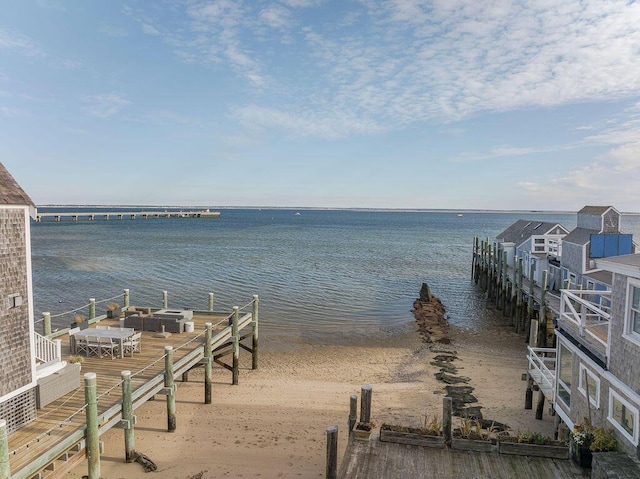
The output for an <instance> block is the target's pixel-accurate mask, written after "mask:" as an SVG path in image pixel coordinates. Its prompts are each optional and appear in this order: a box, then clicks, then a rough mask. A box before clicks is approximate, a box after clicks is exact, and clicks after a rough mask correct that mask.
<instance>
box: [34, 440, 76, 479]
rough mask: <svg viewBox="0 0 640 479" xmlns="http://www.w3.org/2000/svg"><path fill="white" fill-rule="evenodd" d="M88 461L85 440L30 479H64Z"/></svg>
mask: <svg viewBox="0 0 640 479" xmlns="http://www.w3.org/2000/svg"><path fill="white" fill-rule="evenodd" d="M85 459H86V449H85V441H84V439H83V440H82V441H80V442H78V443H77V444H74V445H73V446H72V447H71V448H69V449H68V450H67V451H65V452H64V453H62V454H61V455H60V456H58V457H57V458H56V459H55V460H54V461H52V462H51V463H49V464H48V465H47V466H46V467H45V468H44V469H42V470H41V471H39V472H38V473H36V474H34V475H33V476H31V477H30V478H29V479H63V478H65V477H67V475H68V474H69V473H70V472H71V471H72V470H73V469H74V468H75V467H76V466H78V465H79V464H82V461H84V460H85Z"/></svg>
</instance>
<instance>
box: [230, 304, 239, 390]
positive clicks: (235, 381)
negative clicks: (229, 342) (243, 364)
mask: <svg viewBox="0 0 640 479" xmlns="http://www.w3.org/2000/svg"><path fill="white" fill-rule="evenodd" d="M239 311H240V308H239V307H238V306H234V307H233V318H232V320H231V336H232V337H233V368H232V381H231V383H232V384H233V385H234V386H236V385H237V384H238V374H239V372H240V337H239V333H238V314H239Z"/></svg>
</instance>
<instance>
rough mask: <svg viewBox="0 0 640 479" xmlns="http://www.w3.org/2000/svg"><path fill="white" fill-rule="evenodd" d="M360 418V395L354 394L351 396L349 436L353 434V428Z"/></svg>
mask: <svg viewBox="0 0 640 479" xmlns="http://www.w3.org/2000/svg"><path fill="white" fill-rule="evenodd" d="M357 420H358V396H356V395H355V394H352V395H351V397H350V398H349V437H351V436H352V435H353V428H354V427H355V425H356V421H357Z"/></svg>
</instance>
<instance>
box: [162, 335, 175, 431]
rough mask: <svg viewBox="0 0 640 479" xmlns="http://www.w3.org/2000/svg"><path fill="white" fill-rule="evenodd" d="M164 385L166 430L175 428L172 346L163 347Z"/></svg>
mask: <svg viewBox="0 0 640 479" xmlns="http://www.w3.org/2000/svg"><path fill="white" fill-rule="evenodd" d="M164 387H165V390H166V393H167V431H169V432H174V431H175V430H176V395H175V384H174V382H173V346H165V347H164Z"/></svg>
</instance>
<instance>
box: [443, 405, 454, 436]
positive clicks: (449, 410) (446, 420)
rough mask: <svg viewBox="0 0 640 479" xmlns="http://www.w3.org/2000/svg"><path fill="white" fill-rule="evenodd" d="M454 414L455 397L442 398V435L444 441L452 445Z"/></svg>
mask: <svg viewBox="0 0 640 479" xmlns="http://www.w3.org/2000/svg"><path fill="white" fill-rule="evenodd" d="M452 416H453V399H452V398H450V397H444V398H442V436H443V437H444V442H445V444H447V445H448V446H450V445H451V438H452V425H453V421H452Z"/></svg>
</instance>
